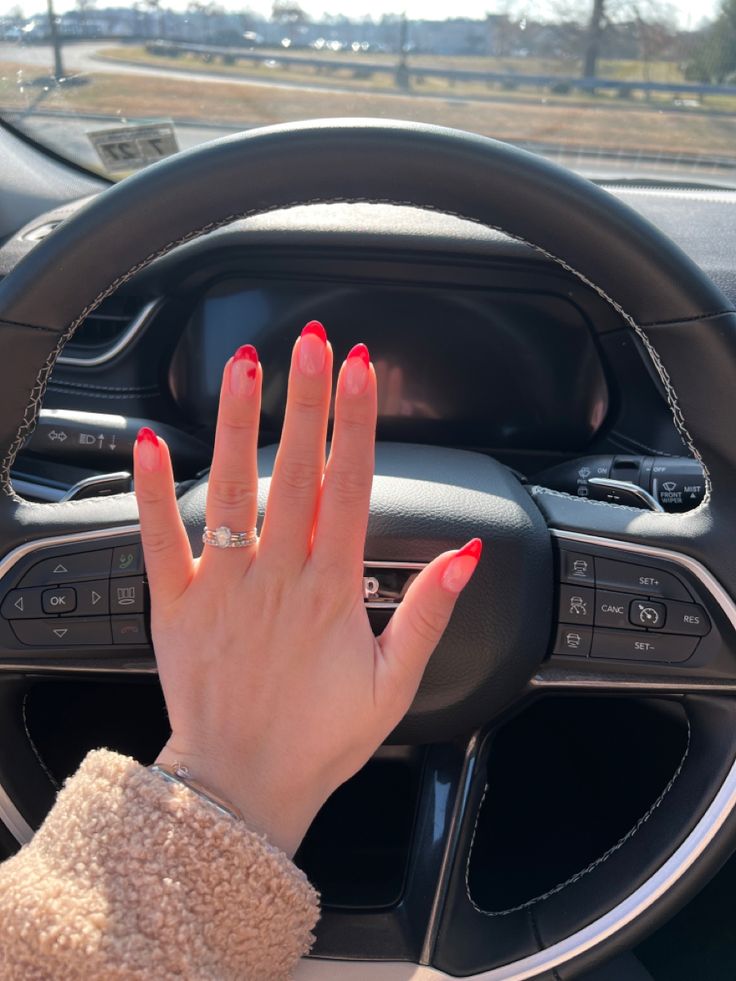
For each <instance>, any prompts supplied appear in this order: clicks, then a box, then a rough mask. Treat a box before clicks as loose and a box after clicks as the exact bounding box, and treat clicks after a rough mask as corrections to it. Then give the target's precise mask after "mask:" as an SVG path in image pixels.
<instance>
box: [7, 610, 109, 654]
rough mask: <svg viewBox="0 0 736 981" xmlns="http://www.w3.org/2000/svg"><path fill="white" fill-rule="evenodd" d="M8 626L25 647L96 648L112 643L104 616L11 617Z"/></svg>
mask: <svg viewBox="0 0 736 981" xmlns="http://www.w3.org/2000/svg"><path fill="white" fill-rule="evenodd" d="M12 627H13V630H14V631H15V636H16V637H17V638H18V640H19V641H20V642H21V643H22V644H25V645H26V646H28V647H66V648H69V647H99V646H101V645H102V646H104V645H107V644H110V643H111V642H112V637H111V633H110V620H109V619H108V618H107V617H95V618H92V619H89V620H76V619H74V620H72V619H71V618H70V619H64V620H61V619H56V618H53V617H49V618H48V619H47V620H14V621H13V622H12Z"/></svg>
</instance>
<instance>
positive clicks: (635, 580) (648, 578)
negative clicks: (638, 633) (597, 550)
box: [595, 556, 692, 602]
mask: <svg viewBox="0 0 736 981" xmlns="http://www.w3.org/2000/svg"><path fill="white" fill-rule="evenodd" d="M595 576H596V583H597V584H598V585H599V586H609V587H612V588H613V589H625V590H626V591H627V592H631V593H644V594H645V595H646V596H663V597H666V598H667V599H674V600H682V601H683V602H687V601H688V600H690V599H691V598H692V597H691V596H690V594H689V593H688V591H687V590H686V589H685V587H684V586H683V584H682V583H681V582H680V580H679V579H677V578H676V577H675V576H673V575H672V574H671V573H669V572H664V571H663V570H662V569H653V568H649V567H648V566H643V565H635V564H634V563H633V562H617V561H615V560H613V559H601V558H599V557H598V556H596V560H595Z"/></svg>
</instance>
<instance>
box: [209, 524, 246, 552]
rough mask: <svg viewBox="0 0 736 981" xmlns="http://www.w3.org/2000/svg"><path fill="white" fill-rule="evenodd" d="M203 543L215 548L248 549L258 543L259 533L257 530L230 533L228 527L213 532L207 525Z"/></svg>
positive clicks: (223, 526) (221, 526)
mask: <svg viewBox="0 0 736 981" xmlns="http://www.w3.org/2000/svg"><path fill="white" fill-rule="evenodd" d="M202 541H203V542H204V544H205V545H214V547H215V548H248V547H249V546H251V545H255V543H256V542H257V541H258V532H257V531H256V529H255V528H251V530H250V531H230V529H229V528H228V526H227V525H220V527H219V528H215V529H214V531H213V530H212V528H208V527H207V526H206V525H205V528H204V532H203V534H202Z"/></svg>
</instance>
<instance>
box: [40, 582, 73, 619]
mask: <svg viewBox="0 0 736 981" xmlns="http://www.w3.org/2000/svg"><path fill="white" fill-rule="evenodd" d="M41 603H42V606H43V612H44V613H71V611H72V610H73V609H74V608H75V607H76V605H77V594H76V591H75V590H73V589H72V588H71V587H70V586H60V587H59V588H58V589H45V590H44V591H43V597H42V598H41Z"/></svg>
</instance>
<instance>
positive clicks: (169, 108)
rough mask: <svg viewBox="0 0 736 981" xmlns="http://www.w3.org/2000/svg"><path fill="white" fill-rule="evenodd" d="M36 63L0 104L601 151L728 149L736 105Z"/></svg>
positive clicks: (0, 74)
mask: <svg viewBox="0 0 736 981" xmlns="http://www.w3.org/2000/svg"><path fill="white" fill-rule="evenodd" d="M37 76H38V69H37V68H36V69H31V68H29V67H26V66H24V65H22V64H21V63H18V62H0V112H1V111H2V110H3V108H5V109H6V110H12V111H13V112H15V113H19V112H20V113H22V112H33V111H34V110H35V111H43V112H52V113H53V112H74V113H78V114H93V113H99V114H103V115H108V116H110V117H114V118H119V119H121V120H124V119H127V120H142V119H151V118H161V117H164V118H171V119H174V121H177V120H179V121H202V123H203V124H223V125H227V126H235V127H240V126H242V127H249V126H257V125H261V124H264V123H274V122H288V121H293V120H298V119H306V118H313V117H330V116H332V117H334V116H351V115H357V116H379V117H391V118H398V119H412V120H419V121H423V122H429V123H439V124H443V125H449V126H455V127H458V128H460V129H468V130H472V131H475V132H479V133H483V134H485V135H488V136H493V137H496V138H499V139H504V140H509V141H511V142H535V143H549V144H555V145H564V146H566V147H569V148H576V147H577V148H592V149H596V150H600V151H609V152H614V153H616V152H623V151H625V152H628V153H643V154H664V155H677V154H685V155H688V156H702V157H725V158H729V159H733V158H736V114H734V115H728V114H713V115H709V114H707V113H703V112H697V113H692V114H691V113H688V112H687V111H683V112H664V111H658V109H657V108H656V106H654V105H652V104H647V103H641V104H635V103H625V104H621V102H619V100H615V101H613V100H598V101H593V102H591V103H589V104H584V103H580V102H579V101H578V100H575V101H573V102H568V103H565V102H564V100H563V101H558V102H552V101H550V100H542V99H534V98H528V99H527V100H526V101H517V102H510V101H509V98H508V97H506V96H504V97H503V98H502V97H501V96H500V95H498V96H497V97H495V98H494V97H492V96H491V95H488V97H487V98H486V99H485V100H483V101H472V100H470V99H465V98H463V97H461V96H459V95H457V94H453V95H449V94H448V95H447V96H446V97H443V96H437V97H435V98H422V97H418V96H417V95H413V94H409V95H397V94H388V93H387V92H385V91H380V90H373V91H357V90H356V91H339V90H338V91H330V90H329V89H324V90H316V89H311V90H305V89H300V88H285V87H277V86H270V85H263V84H258V85H256V84H253V85H249V84H247V83H244V82H239V83H233V84H229V83H227V82H216V81H211V82H208V81H206V80H204V79H200V80H198V81H197V82H196V84H194V83H193V81H192V79H190V78H187V77H185V76H183V77H181V78H176V77H166V76H158V77H154V76H143V75H142V76H136V75H131V74H120V75H118V74H115V73H112V72H108V73H102V72H100V73H99V74H96V73H92V74H91V75H89V76H86V79H85V84H81V85H62V86H57V87H52V88H50V89H48V90H44V87H43V86H42V85H36V84H34V78H35V77H37Z"/></svg>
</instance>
